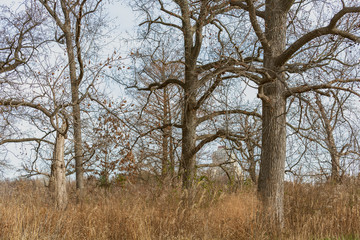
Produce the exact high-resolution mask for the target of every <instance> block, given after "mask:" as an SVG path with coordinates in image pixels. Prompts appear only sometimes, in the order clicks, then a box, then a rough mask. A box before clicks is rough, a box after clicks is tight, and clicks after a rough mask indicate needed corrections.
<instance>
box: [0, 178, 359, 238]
mask: <svg viewBox="0 0 360 240" xmlns="http://www.w3.org/2000/svg"><path fill="white" fill-rule="evenodd" d="M69 188H70V189H69V190H70V203H69V206H68V208H67V209H66V210H65V211H57V210H55V209H54V208H53V204H52V203H51V201H49V197H48V195H47V189H46V188H45V187H44V186H43V184H42V183H41V182H39V181H16V182H1V184H0V195H1V196H0V239H141V240H146V239H275V238H277V239H360V184H359V183H355V182H352V183H347V184H344V185H341V186H337V187H335V186H331V185H318V186H312V185H306V184H292V183H288V184H286V192H285V203H286V204H285V211H286V223H285V226H286V227H285V229H284V232H283V233H281V234H280V235H274V234H272V233H271V232H269V231H268V230H267V229H266V226H267V224H266V223H264V222H263V221H261V219H259V218H258V217H257V216H259V214H258V211H259V204H258V202H257V200H256V191H255V189H254V188H251V187H248V188H245V189H242V190H238V191H237V192H236V193H231V192H229V191H227V190H226V189H225V188H224V189H221V188H218V187H211V186H203V185H201V186H200V185H199V186H198V187H197V188H196V190H195V191H194V192H193V193H192V194H189V193H186V192H182V191H181V190H180V188H170V187H159V186H153V185H151V184H149V185H127V186H126V187H124V188H114V189H111V190H109V191H105V190H103V189H100V188H96V187H90V188H88V189H87V190H86V193H85V196H83V200H82V201H81V202H80V203H78V202H77V201H76V194H75V192H72V191H73V187H72V186H71V187H69Z"/></svg>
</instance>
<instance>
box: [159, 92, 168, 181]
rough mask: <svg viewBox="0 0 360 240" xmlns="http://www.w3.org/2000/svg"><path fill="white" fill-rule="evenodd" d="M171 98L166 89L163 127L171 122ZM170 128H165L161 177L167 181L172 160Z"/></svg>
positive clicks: (164, 93)
mask: <svg viewBox="0 0 360 240" xmlns="http://www.w3.org/2000/svg"><path fill="white" fill-rule="evenodd" d="M168 104H169V98H168V95H167V91H166V89H164V90H163V122H162V124H163V125H167V124H169V122H170V119H169V113H168V108H169V107H168ZM169 128H170V127H169V126H168V127H166V128H164V130H163V134H162V159H161V160H162V161H161V177H162V179H163V180H164V179H166V178H167V177H168V176H169V173H170V160H169V137H170V135H169Z"/></svg>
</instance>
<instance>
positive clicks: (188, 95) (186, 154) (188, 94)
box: [181, 69, 197, 189]
mask: <svg viewBox="0 0 360 240" xmlns="http://www.w3.org/2000/svg"><path fill="white" fill-rule="evenodd" d="M195 79H196V77H195V76H193V75H192V74H191V73H190V71H189V70H187V69H186V70H185V88H184V94H185V97H184V110H183V123H182V124H183V128H182V155H181V164H182V165H181V166H182V181H183V187H184V188H186V189H190V188H191V187H192V186H193V182H194V179H195V176H196V169H195V164H196V155H195V154H194V150H195V148H196V126H197V125H196V120H197V118H196V109H195V106H196V96H195V93H194V89H196V88H195V87H194V85H195V84H196V81H195Z"/></svg>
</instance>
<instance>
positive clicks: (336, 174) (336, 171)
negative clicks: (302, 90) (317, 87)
mask: <svg viewBox="0 0 360 240" xmlns="http://www.w3.org/2000/svg"><path fill="white" fill-rule="evenodd" d="M316 105H317V106H318V108H319V111H320V115H321V118H322V122H323V127H324V128H325V131H326V144H327V147H328V151H329V153H330V157H331V178H330V180H331V182H333V183H339V182H340V181H341V179H340V157H339V153H338V150H337V148H336V143H335V138H334V134H333V128H332V126H331V121H330V119H329V117H328V116H327V115H326V112H325V109H324V106H323V104H322V103H321V101H320V97H319V96H317V95H316Z"/></svg>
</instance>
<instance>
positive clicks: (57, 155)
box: [49, 132, 68, 210]
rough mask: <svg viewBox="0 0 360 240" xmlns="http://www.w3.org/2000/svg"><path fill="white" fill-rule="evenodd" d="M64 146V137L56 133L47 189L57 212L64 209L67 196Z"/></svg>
mask: <svg viewBox="0 0 360 240" xmlns="http://www.w3.org/2000/svg"><path fill="white" fill-rule="evenodd" d="M64 144H65V137H64V136H63V135H62V134H60V133H59V132H57V133H56V141H55V149H54V156H53V162H52V165H51V175H50V182H49V189H50V191H51V193H52V195H53V198H54V201H55V206H56V208H57V209H59V210H64V209H66V207H67V203H68V196H67V191H66V169H65V161H64Z"/></svg>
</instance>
